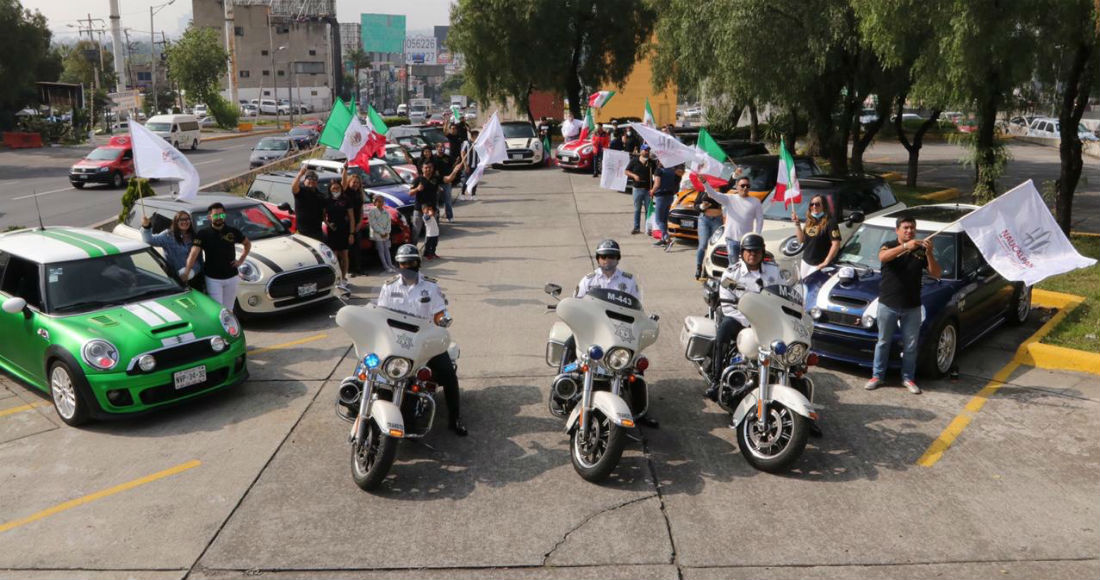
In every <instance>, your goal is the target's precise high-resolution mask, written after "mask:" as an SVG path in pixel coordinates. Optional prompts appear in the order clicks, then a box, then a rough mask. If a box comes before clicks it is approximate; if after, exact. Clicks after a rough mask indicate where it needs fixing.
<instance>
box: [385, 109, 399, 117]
mask: <svg viewBox="0 0 1100 580" xmlns="http://www.w3.org/2000/svg"><path fill="white" fill-rule="evenodd" d="M382 114H383V115H385V116H387V117H393V116H394V115H396V114H397V111H395V110H394V109H393V107H389V108H387V109H383V110H382Z"/></svg>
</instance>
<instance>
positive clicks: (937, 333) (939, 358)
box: [917, 318, 959, 379]
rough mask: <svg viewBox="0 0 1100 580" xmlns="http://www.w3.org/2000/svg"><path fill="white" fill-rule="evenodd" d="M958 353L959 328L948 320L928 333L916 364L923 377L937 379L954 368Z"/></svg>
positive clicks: (952, 321)
mask: <svg viewBox="0 0 1100 580" xmlns="http://www.w3.org/2000/svg"><path fill="white" fill-rule="evenodd" d="M958 352H959V327H958V325H957V324H956V323H955V321H954V320H952V319H950V318H948V319H945V320H943V321H942V322H940V323H939V324H937V325H936V328H935V329H934V330H933V331H932V332H930V333H928V338H927V339H926V340H925V341H924V347H923V348H921V352H920V356H919V357H917V362H918V363H919V365H920V371H921V373H922V374H923V375H924V376H927V377H930V378H933V379H938V378H940V377H942V376H944V375H946V374H947V372H948V371H950V370H951V368H952V367H953V366H955V356H956V355H957V354H958Z"/></svg>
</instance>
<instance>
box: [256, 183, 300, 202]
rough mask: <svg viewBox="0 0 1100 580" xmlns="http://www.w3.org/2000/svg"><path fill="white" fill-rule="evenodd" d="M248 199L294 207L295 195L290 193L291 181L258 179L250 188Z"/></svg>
mask: <svg viewBox="0 0 1100 580" xmlns="http://www.w3.org/2000/svg"><path fill="white" fill-rule="evenodd" d="M248 197H251V198H254V199H259V200H261V201H266V202H268V203H273V204H275V205H280V204H283V203H289V204H290V205H292V206H293V205H294V194H293V193H292V192H291V191H290V182H289V181H283V180H280V181H274V180H272V181H268V180H266V179H262V178H258V179H256V180H255V181H253V182H252V187H249V188H248Z"/></svg>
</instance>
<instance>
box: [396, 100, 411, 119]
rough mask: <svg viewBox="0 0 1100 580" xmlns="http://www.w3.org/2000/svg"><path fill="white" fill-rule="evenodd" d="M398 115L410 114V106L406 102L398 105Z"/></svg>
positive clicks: (406, 115) (405, 115)
mask: <svg viewBox="0 0 1100 580" xmlns="http://www.w3.org/2000/svg"><path fill="white" fill-rule="evenodd" d="M397 116H398V117H408V116H409V106H408V105H406V104H405V103H401V104H400V105H397Z"/></svg>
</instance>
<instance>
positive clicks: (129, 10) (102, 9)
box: [22, 0, 451, 40]
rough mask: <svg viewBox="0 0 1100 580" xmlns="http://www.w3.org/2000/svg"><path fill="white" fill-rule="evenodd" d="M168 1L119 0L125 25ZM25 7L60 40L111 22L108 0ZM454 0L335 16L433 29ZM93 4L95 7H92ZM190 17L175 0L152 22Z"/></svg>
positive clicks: (134, 25) (385, 1) (136, 24)
mask: <svg viewBox="0 0 1100 580" xmlns="http://www.w3.org/2000/svg"><path fill="white" fill-rule="evenodd" d="M166 1H167V0H118V4H119V13H120V15H121V23H122V26H124V27H127V28H131V29H134V30H140V31H148V29H149V7H150V6H159V5H161V4H164V3H165V2H166ZM22 2H23V7H24V8H28V9H30V10H32V11H34V10H37V11H39V12H41V13H42V14H44V15H45V16H46V18H47V19H49V22H50V30H51V31H53V33H54V38H55V39H57V40H75V39H76V36H77V27H78V26H84V27H87V23H86V22H85V23H84V24H80V23H78V20H81V19H84V20H86V19H87V18H88V13H89V12H91V16H92V26H93V27H94V28H100V27H104V28H106V26H105V25H104V24H102V23H99V22H95V19H96V18H101V19H103V22H104V23H107V22H109V17H110V15H111V4H110V2H109V0H91V1H89V2H75V1H74V0H22ZM450 6H451V0H415V1H412V2H395V1H394V0H336V18H337V19H338V20H339V21H340V22H359V14H361V13H364V12H373V13H380V14H402V13H404V14H405V15H406V17H407V18H406V28H407V29H408V30H414V31H416V30H418V31H430V30H431V29H432V27H433V26H444V25H447V24H449V23H450ZM93 7H94V9H93ZM190 20H191V0H175V2H174V3H173V4H172V5H170V6H167V7H165V8H163V9H161V10H160V11H158V12H157V15H156V18H155V20H154V21H153V23H154V25H155V27H156V29H157V31H158V32H159V31H161V30H163V31H164V32H166V33H167V34H168V35H169V36H179V35H180V34H182V33H183V31H184V29H185V28H187V23H188V21H190Z"/></svg>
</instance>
